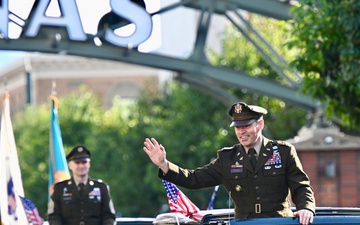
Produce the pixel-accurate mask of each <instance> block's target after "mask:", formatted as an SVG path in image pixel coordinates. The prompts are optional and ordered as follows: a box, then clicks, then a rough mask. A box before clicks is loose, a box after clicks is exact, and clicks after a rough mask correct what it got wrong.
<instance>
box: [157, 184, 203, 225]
mask: <svg viewBox="0 0 360 225" xmlns="http://www.w3.org/2000/svg"><path fill="white" fill-rule="evenodd" d="M162 182H163V184H164V186H165V190H166V193H167V198H168V202H169V207H170V211H171V212H178V213H181V214H183V215H185V216H187V217H189V218H191V219H193V220H195V221H196V222H200V221H201V219H202V217H203V216H202V215H200V214H199V211H200V210H199V208H198V207H197V206H196V205H195V204H194V203H192V202H191V201H190V199H189V198H188V197H186V195H185V194H184V193H183V192H182V191H181V190H180V189H179V188H177V187H176V185H174V184H173V183H171V182H168V181H166V180H162Z"/></svg>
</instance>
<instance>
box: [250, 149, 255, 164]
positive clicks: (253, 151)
mask: <svg viewBox="0 0 360 225" xmlns="http://www.w3.org/2000/svg"><path fill="white" fill-rule="evenodd" d="M249 155H250V163H251V165H252V167H253V168H254V169H255V165H256V157H255V155H256V151H255V149H253V148H250V149H249Z"/></svg>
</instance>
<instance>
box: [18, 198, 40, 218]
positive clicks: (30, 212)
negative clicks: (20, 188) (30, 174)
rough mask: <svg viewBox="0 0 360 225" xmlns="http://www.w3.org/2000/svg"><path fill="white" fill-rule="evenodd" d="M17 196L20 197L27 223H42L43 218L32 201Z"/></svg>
mask: <svg viewBox="0 0 360 225" xmlns="http://www.w3.org/2000/svg"><path fill="white" fill-rule="evenodd" d="M19 197H20V198H21V201H22V204H23V206H24V209H25V213H26V216H27V218H28V221H29V223H31V224H32V225H42V224H43V223H44V219H43V218H41V216H40V215H39V212H38V210H37V208H36V207H35V205H34V203H33V202H32V201H30V200H29V199H27V198H24V197H21V196H19Z"/></svg>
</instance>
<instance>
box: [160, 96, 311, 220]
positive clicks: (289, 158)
mask: <svg viewBox="0 0 360 225" xmlns="http://www.w3.org/2000/svg"><path fill="white" fill-rule="evenodd" d="M254 111H256V112H254ZM266 113H267V111H266V110H265V109H263V108H260V107H258V108H257V106H254V107H251V106H250V107H248V106H247V105H246V104H244V103H240V104H239V103H238V104H234V105H233V106H232V108H231V109H230V111H229V114H230V115H231V116H232V117H233V122H232V124H231V125H230V126H248V125H250V124H251V123H253V122H255V121H257V120H258V119H259V118H260V117H261V116H262V115H263V114H266ZM234 114H237V115H234ZM158 176H159V177H160V178H162V179H165V180H168V181H170V182H172V183H174V184H176V185H179V186H182V187H184V188H188V189H200V188H206V187H212V186H216V185H219V184H222V185H224V187H225V188H226V190H227V191H228V193H229V195H230V196H231V198H232V200H233V202H234V205H235V218H259V217H281V216H285V217H291V216H293V213H292V211H291V209H290V207H291V206H290V200H289V199H288V194H289V191H290V193H291V197H292V201H293V202H294V203H295V205H296V209H297V210H300V209H307V210H310V211H312V212H313V213H314V214H315V199H314V193H313V189H312V187H311V186H310V181H309V178H308V176H307V174H306V173H305V172H304V171H303V168H302V165H301V162H300V160H299V158H298V156H297V154H296V151H295V147H294V146H293V145H291V144H289V143H286V142H283V141H278V142H277V141H273V140H269V139H267V138H265V137H262V145H261V148H260V152H259V156H258V160H257V164H256V167H255V169H254V168H253V167H252V165H251V163H250V159H249V156H248V155H247V153H246V151H245V148H244V147H243V146H242V145H241V144H237V145H234V146H232V147H228V148H223V149H221V150H219V151H218V154H217V158H216V159H215V160H214V161H212V162H211V163H209V164H208V165H205V166H203V167H201V168H197V169H195V170H189V169H183V168H180V167H179V166H177V165H175V164H173V163H171V162H169V171H168V172H167V173H166V174H163V172H162V171H161V170H159V173H158Z"/></svg>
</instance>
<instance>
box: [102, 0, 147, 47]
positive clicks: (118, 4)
mask: <svg viewBox="0 0 360 225" xmlns="http://www.w3.org/2000/svg"><path fill="white" fill-rule="evenodd" d="M110 6H111V9H112V11H113V12H114V13H115V14H117V15H118V16H121V17H123V18H125V19H127V20H128V21H130V22H131V23H133V24H134V25H135V32H134V33H133V34H132V35H130V36H127V37H121V36H118V35H116V34H115V33H114V30H111V29H110V28H107V29H106V31H105V39H106V40H107V41H108V42H110V43H112V44H114V45H117V46H122V47H128V46H132V47H137V46H138V45H140V44H141V43H142V42H144V41H146V40H147V39H148V38H149V37H150V35H151V31H152V19H151V16H150V14H149V13H147V12H146V10H145V9H143V8H142V7H140V6H138V5H137V4H135V3H133V2H131V1H130V0H122V1H119V0H110Z"/></svg>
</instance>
